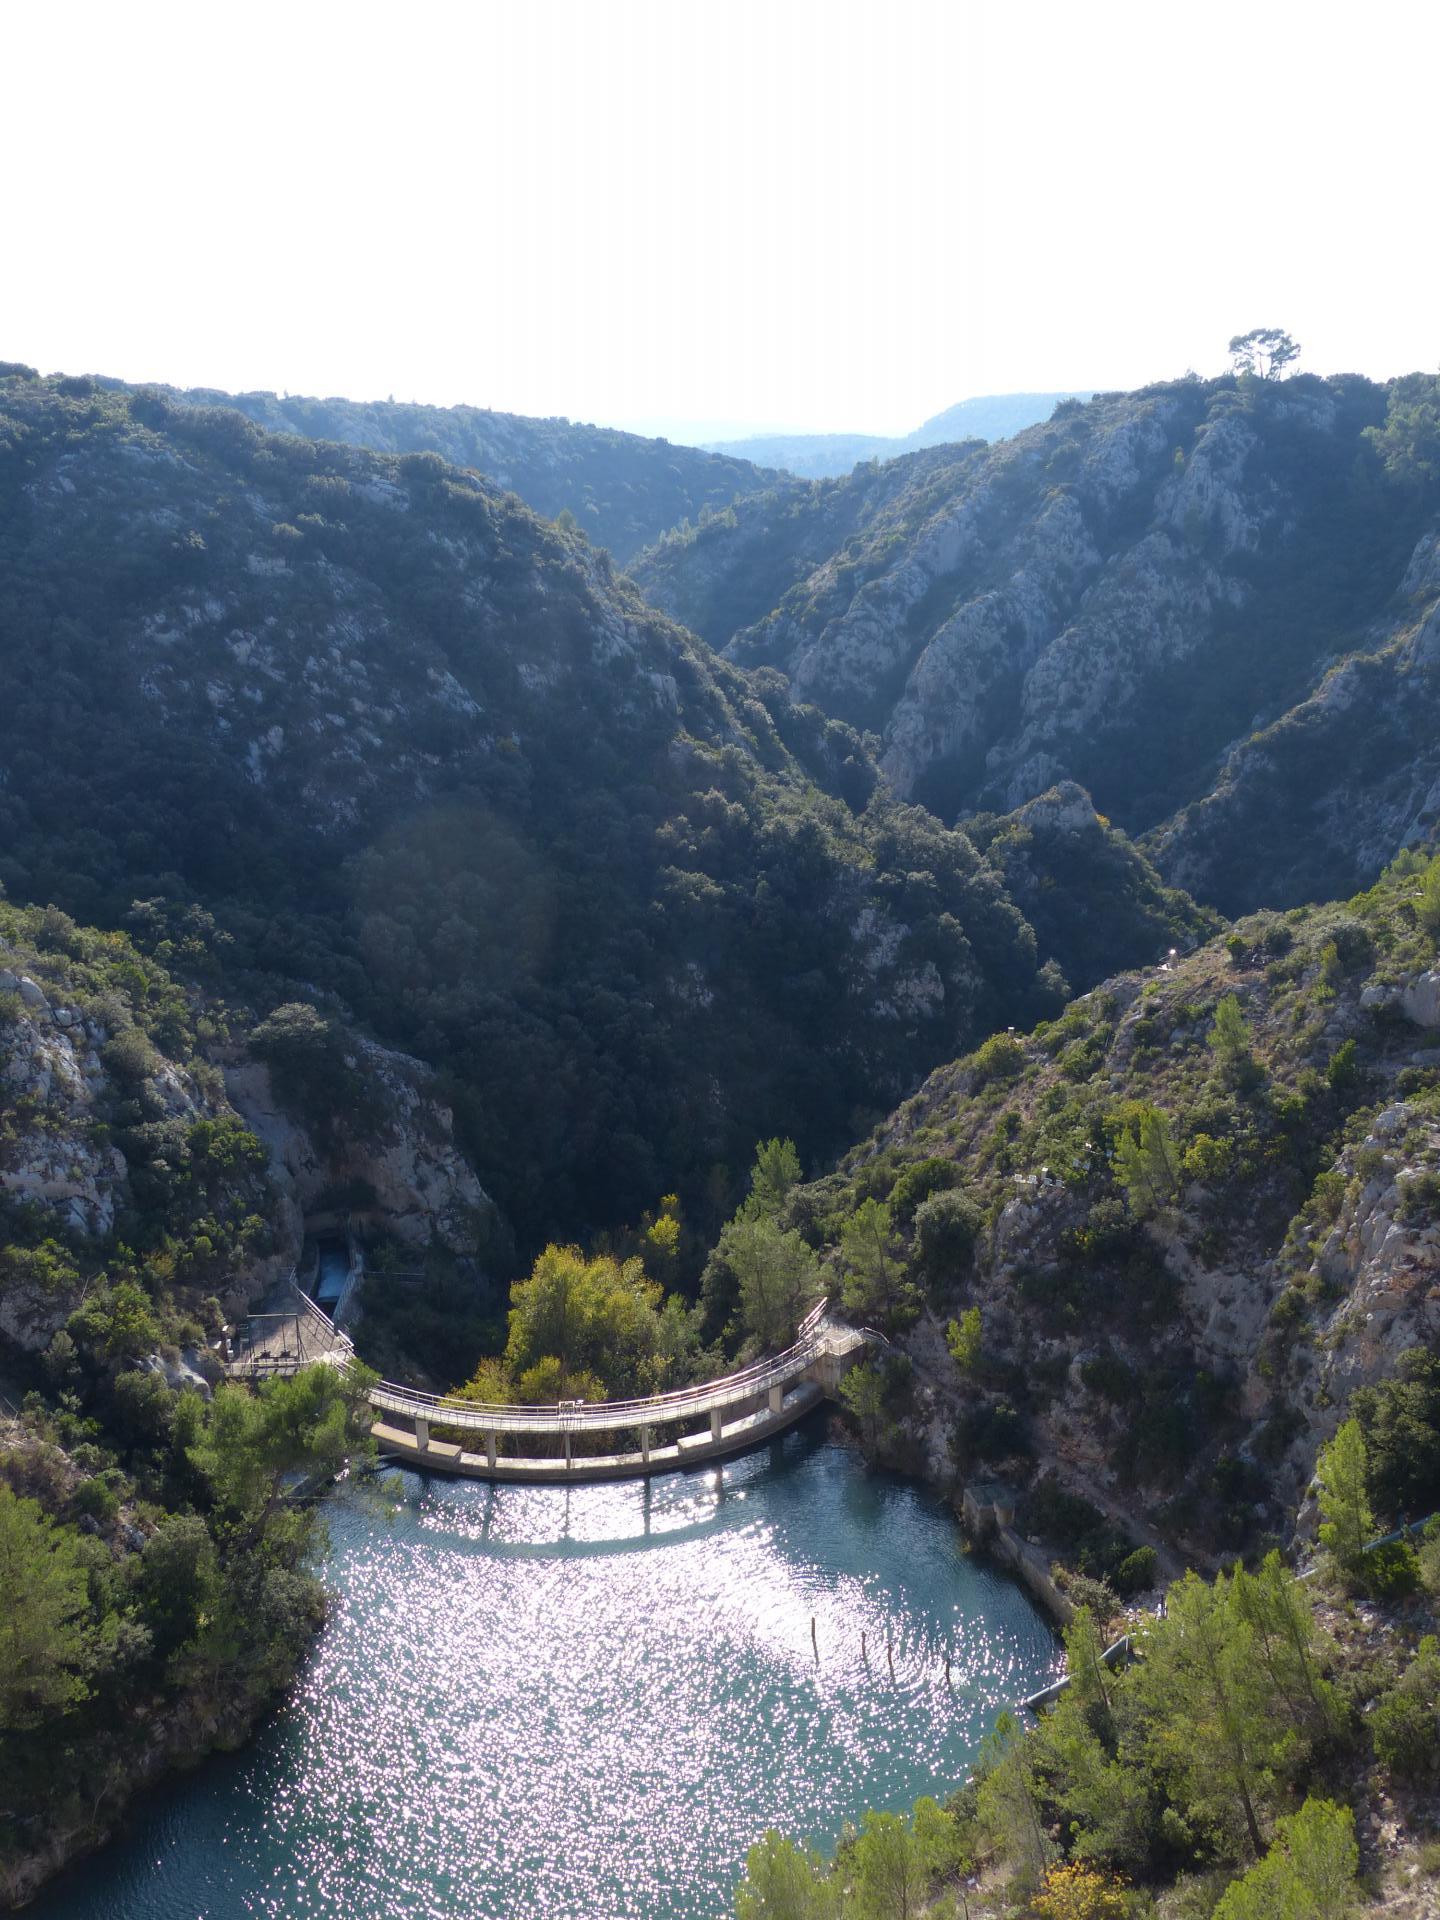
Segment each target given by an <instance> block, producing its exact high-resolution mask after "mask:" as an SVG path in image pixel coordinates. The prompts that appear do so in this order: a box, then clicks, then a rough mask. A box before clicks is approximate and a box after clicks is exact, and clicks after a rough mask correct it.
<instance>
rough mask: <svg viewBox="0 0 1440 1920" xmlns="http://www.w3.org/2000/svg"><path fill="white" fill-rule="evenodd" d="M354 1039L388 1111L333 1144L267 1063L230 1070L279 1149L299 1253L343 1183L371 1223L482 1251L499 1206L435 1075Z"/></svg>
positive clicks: (274, 1153)
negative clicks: (310, 1226) (467, 1152)
mask: <svg viewBox="0 0 1440 1920" xmlns="http://www.w3.org/2000/svg"><path fill="white" fill-rule="evenodd" d="M353 1046H354V1053H353V1055H352V1058H354V1060H355V1062H356V1065H357V1066H358V1068H359V1070H360V1071H361V1072H362V1073H363V1074H364V1076H365V1080H366V1082H367V1083H368V1085H369V1087H370V1088H371V1089H372V1090H373V1091H374V1092H375V1093H376V1094H378V1096H379V1098H378V1110H379V1114H380V1117H379V1119H378V1121H377V1123H376V1125H375V1127H374V1128H373V1130H372V1131H370V1132H369V1134H368V1137H364V1138H352V1137H351V1136H350V1135H349V1134H348V1133H342V1134H341V1135H340V1137H339V1144H336V1145H334V1146H332V1147H328V1148H327V1147H321V1146H319V1145H317V1144H316V1141H315V1139H314V1138H313V1136H312V1134H311V1133H310V1132H308V1131H307V1130H306V1129H305V1127H304V1126H303V1125H301V1124H300V1123H299V1122H298V1121H297V1120H296V1119H295V1118H294V1116H293V1115H291V1114H289V1113H287V1112H285V1110H284V1109H283V1107H282V1106H281V1104H280V1103H279V1102H278V1101H277V1099H276V1097H275V1092H274V1088H273V1086H272V1084H271V1078H270V1073H269V1071H268V1069H267V1068H266V1067H264V1066H263V1065H261V1064H259V1063H258V1062H245V1063H241V1064H236V1065H232V1066H230V1067H228V1068H227V1069H226V1071H225V1085H226V1090H227V1092H228V1093H229V1096H230V1099H231V1101H232V1102H233V1104H234V1106H235V1108H236V1111H237V1112H239V1113H240V1114H242V1115H243V1116H244V1118H245V1121H246V1123H247V1124H248V1125H249V1126H250V1127H252V1128H253V1129H254V1131H255V1132H256V1133H257V1134H258V1135H259V1137H260V1138H261V1139H262V1140H263V1141H264V1142H265V1144H266V1146H267V1147H268V1148H269V1149H270V1164H271V1169H272V1173H273V1176H274V1178H275V1180H276V1183H277V1185H278V1186H279V1188H280V1192H281V1195H282V1205H283V1207H284V1211H285V1221H286V1239H287V1242H288V1244H289V1246H290V1248H291V1250H292V1251H291V1258H292V1259H298V1258H299V1254H300V1247H301V1242H302V1240H303V1237H304V1221H305V1217H306V1215H307V1214H310V1213H312V1212H314V1211H315V1210H316V1209H317V1208H322V1209H330V1208H333V1207H334V1204H335V1200H334V1196H335V1195H336V1194H337V1193H348V1194H350V1195H352V1196H353V1195H363V1197H362V1198H358V1199H354V1200H353V1201H351V1202H347V1203H346V1206H345V1211H348V1212H353V1213H355V1214H356V1215H358V1217H359V1218H361V1219H362V1220H363V1221H364V1222H365V1224H366V1226H367V1228H368V1229H370V1230H373V1231H377V1232H379V1233H382V1234H385V1235H388V1236H390V1237H392V1238H393V1239H396V1240H399V1241H401V1242H402V1243H404V1244H405V1245H407V1246H412V1247H425V1246H428V1245H429V1244H430V1243H431V1241H432V1240H434V1241H439V1242H440V1244H441V1245H442V1246H445V1247H448V1248H449V1249H450V1250H451V1251H452V1252H455V1253H473V1252H474V1250H475V1247H476V1243H477V1241H478V1240H479V1239H481V1238H482V1236H483V1234H484V1233H485V1232H486V1230H487V1223H488V1222H489V1221H490V1220H491V1219H492V1218H493V1216H494V1213H495V1207H494V1203H493V1202H492V1201H491V1199H490V1197H489V1195H488V1194H487V1193H486V1192H485V1190H484V1188H483V1187H482V1186H481V1184H480V1181H479V1179H478V1177H477V1176H476V1173H475V1170H474V1168H473V1167H472V1166H471V1165H470V1164H469V1162H468V1161H467V1160H466V1159H465V1157H464V1155H463V1154H461V1153H460V1151H459V1150H458V1148H457V1147H456V1146H455V1143H454V1139H453V1120H452V1116H451V1113H450V1110H449V1108H448V1107H446V1106H444V1105H443V1104H442V1103H441V1102H440V1101H439V1100H437V1099H436V1097H435V1095H434V1092H433V1090H432V1084H431V1083H432V1078H433V1076H432V1075H431V1074H430V1072H429V1070H428V1068H426V1067H425V1065H424V1064H423V1062H421V1061H419V1060H414V1059H411V1058H410V1057H409V1056H408V1055H406V1054H400V1053H395V1052H392V1051H391V1050H390V1049H388V1048H385V1047H381V1046H377V1045H376V1044H375V1043H374V1042H373V1041H367V1040H361V1039H356V1040H354V1042H353Z"/></svg>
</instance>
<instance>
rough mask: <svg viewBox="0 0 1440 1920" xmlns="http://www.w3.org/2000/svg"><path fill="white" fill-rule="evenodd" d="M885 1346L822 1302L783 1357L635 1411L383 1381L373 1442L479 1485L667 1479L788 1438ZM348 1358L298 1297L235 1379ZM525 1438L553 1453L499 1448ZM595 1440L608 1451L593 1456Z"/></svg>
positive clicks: (347, 1348) (348, 1349) (256, 1336)
mask: <svg viewBox="0 0 1440 1920" xmlns="http://www.w3.org/2000/svg"><path fill="white" fill-rule="evenodd" d="M888 1344H889V1343H888V1342H887V1341H886V1340H885V1338H884V1336H883V1335H882V1334H878V1333H875V1332H873V1331H872V1330H871V1329H869V1328H857V1327H848V1326H844V1325H842V1324H841V1323H840V1322H839V1321H838V1320H836V1319H834V1318H833V1317H832V1316H831V1314H830V1312H829V1303H828V1301H824V1300H822V1301H821V1302H820V1304H819V1306H817V1307H816V1308H815V1309H814V1311H813V1312H812V1313H810V1314H809V1315H808V1316H807V1317H806V1319H805V1320H804V1321H803V1322H802V1323H801V1326H800V1328H799V1332H798V1336H797V1338H796V1341H795V1344H794V1345H793V1346H791V1347H788V1348H787V1349H786V1350H785V1352H784V1353H780V1354H776V1355H774V1356H773V1357H771V1358H769V1359H765V1360H757V1361H756V1362H755V1363H754V1364H753V1365H752V1366H748V1367H741V1368H740V1369H739V1370H738V1371H736V1372H735V1373H729V1374H726V1375H725V1376H724V1377H723V1378H721V1379H719V1380H707V1381H705V1382H703V1383H702V1384H701V1385H698V1386H694V1387H681V1388H679V1389H677V1390H676V1391H674V1392H672V1393H657V1394H651V1395H650V1396H649V1397H648V1398H645V1399H641V1400H598V1401H583V1400H570V1401H564V1400H562V1401H560V1402H558V1403H557V1404H555V1405H552V1406H501V1405H485V1404H482V1403H480V1402H478V1401H473V1400H457V1399H455V1398H453V1397H445V1396H442V1395H437V1394H431V1393H418V1392H416V1391H415V1390H414V1389H412V1388H410V1387H403V1386H397V1385H395V1384H394V1383H393V1382H391V1381H388V1380H384V1381H381V1382H380V1383H379V1384H378V1385H377V1386H376V1387H374V1388H373V1389H372V1391H371V1394H370V1404H371V1406H372V1408H373V1409H374V1412H375V1423H374V1427H373V1429H372V1431H373V1433H374V1436H375V1440H376V1443H377V1445H378V1446H379V1449H380V1452H381V1454H382V1456H386V1457H388V1458H391V1459H395V1460H400V1461H402V1462H404V1463H406V1464H407V1465H410V1466H417V1467H424V1468H426V1469H428V1470H430V1471H432V1472H441V1473H458V1474H469V1475H474V1476H475V1477H476V1478H478V1479H482V1480H524V1481H534V1482H538V1483H546V1482H554V1481H563V1482H575V1481H585V1480H624V1479H632V1478H640V1477H642V1476H644V1475H646V1474H652V1473H670V1472H674V1471H675V1470H676V1469H677V1468H688V1467H696V1466H701V1465H703V1464H704V1463H705V1462H707V1461H711V1460H723V1459H725V1458H726V1457H728V1456H729V1455H731V1454H736V1453H743V1452H745V1451H746V1450H747V1449H748V1448H750V1447H755V1446H759V1445H761V1444H762V1443H763V1442H764V1441H766V1440H769V1439H771V1438H772V1437H773V1436H774V1435H775V1434H777V1433H781V1432H783V1431H784V1430H785V1428H787V1427H791V1426H793V1425H794V1424H795V1422H796V1421H797V1420H801V1419H803V1418H804V1416H805V1415H806V1414H807V1413H809V1412H810V1411H811V1410H812V1409H813V1408H815V1407H816V1406H818V1405H819V1404H820V1402H821V1401H822V1400H824V1399H826V1398H827V1397H828V1398H833V1397H834V1396H835V1394H836V1392H837V1390H838V1388H839V1385H840V1382H841V1380H842V1379H843V1378H844V1376H845V1374H846V1373H847V1372H848V1371H849V1369H850V1368H851V1367H852V1366H853V1365H854V1364H855V1362H856V1361H857V1360H858V1359H859V1358H860V1356H861V1354H862V1353H863V1352H864V1350H865V1348H866V1347H868V1346H877V1347H884V1346H887V1345H888ZM353 1353H354V1349H353V1347H352V1346H351V1344H350V1341H349V1339H348V1338H347V1336H346V1335H345V1334H344V1333H342V1332H340V1330H339V1329H338V1328H336V1327H335V1326H334V1325H333V1324H332V1322H331V1321H330V1320H329V1319H328V1318H327V1317H326V1315H325V1314H323V1313H322V1312H321V1311H320V1309H319V1308H318V1307H317V1306H316V1305H315V1303H314V1302H313V1301H312V1300H310V1299H308V1298H307V1297H306V1296H305V1295H304V1294H303V1293H300V1292H299V1290H298V1289H296V1290H295V1291H294V1296H293V1302H292V1304H290V1305H289V1307H288V1308H287V1310H286V1311H285V1312H282V1313H276V1314H266V1315H256V1316H254V1317H253V1318H252V1319H251V1321H250V1323H249V1327H248V1328H247V1334H246V1337H245V1339H244V1341H243V1342H242V1343H241V1345H240V1347H239V1348H238V1350H237V1352H236V1355H235V1358H234V1359H233V1360H232V1362H231V1367H230V1371H231V1372H232V1373H233V1374H235V1375H237V1376H239V1377H242V1378H249V1379H255V1378H264V1377H265V1376H266V1375H268V1374H273V1373H293V1372H295V1371H297V1370H298V1368H300V1367H301V1366H304V1365H306V1364H308V1363H309V1362H310V1361H312V1360H328V1361H329V1362H331V1364H341V1365H343V1364H345V1363H346V1362H347V1361H348V1359H349V1358H351V1357H352V1356H353ZM686 1428H689V1429H691V1431H688V1432H686V1431H683V1429H686ZM520 1436H523V1437H524V1439H525V1440H526V1441H527V1442H528V1443H532V1444H533V1443H534V1442H536V1441H541V1442H544V1441H549V1442H550V1443H551V1444H550V1445H549V1446H546V1447H544V1448H543V1450H542V1451H540V1452H537V1453H533V1454H532V1453H523V1454H521V1453H506V1452H505V1451H504V1446H505V1442H506V1440H507V1439H511V1438H514V1437H520ZM577 1439H578V1441H579V1445H578V1446H577ZM597 1439H598V1440H601V1441H609V1442H612V1443H613V1444H612V1445H610V1446H603V1445H602V1446H601V1447H599V1448H595V1447H594V1446H593V1442H594V1441H596V1440H597Z"/></svg>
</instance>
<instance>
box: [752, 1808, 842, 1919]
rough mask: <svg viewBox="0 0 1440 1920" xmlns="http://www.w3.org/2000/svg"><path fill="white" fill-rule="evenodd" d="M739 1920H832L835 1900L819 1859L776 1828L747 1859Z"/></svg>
mask: <svg viewBox="0 0 1440 1920" xmlns="http://www.w3.org/2000/svg"><path fill="white" fill-rule="evenodd" d="M735 1913H736V1920H831V1917H832V1916H833V1915H834V1913H835V1900H834V1896H833V1889H832V1886H831V1883H830V1878H829V1875H828V1874H827V1872H826V1870H825V1864H824V1862H823V1861H822V1860H821V1859H820V1857H819V1855H818V1854H816V1853H813V1852H811V1850H810V1849H809V1848H808V1847H799V1846H796V1844H795V1842H794V1841H793V1840H787V1839H786V1838H785V1836H784V1835H783V1834H781V1833H777V1832H775V1830H774V1829H773V1828H772V1829H771V1830H770V1832H768V1833H767V1834H766V1835H765V1837H764V1839H763V1840H757V1841H756V1843H755V1845H754V1846H753V1847H751V1849H750V1851H749V1852H748V1853H747V1854H746V1856H745V1878H744V1879H743V1880H742V1881H741V1882H740V1884H739V1886H738V1887H737V1888H736V1889H735Z"/></svg>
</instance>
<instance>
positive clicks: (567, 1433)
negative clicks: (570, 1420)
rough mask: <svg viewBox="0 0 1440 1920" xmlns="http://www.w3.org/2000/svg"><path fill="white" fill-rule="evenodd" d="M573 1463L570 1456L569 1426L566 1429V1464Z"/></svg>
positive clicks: (570, 1464)
mask: <svg viewBox="0 0 1440 1920" xmlns="http://www.w3.org/2000/svg"><path fill="white" fill-rule="evenodd" d="M573 1464H574V1463H573V1462H572V1460H571V1458H570V1429H569V1428H568V1427H567V1428H566V1429H565V1465H566V1466H567V1467H569V1466H572V1465H573Z"/></svg>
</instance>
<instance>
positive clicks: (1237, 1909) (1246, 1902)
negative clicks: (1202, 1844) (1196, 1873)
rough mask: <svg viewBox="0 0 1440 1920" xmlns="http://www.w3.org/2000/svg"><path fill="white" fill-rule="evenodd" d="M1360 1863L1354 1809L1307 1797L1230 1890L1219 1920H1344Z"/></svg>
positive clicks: (1352, 1904) (1219, 1910)
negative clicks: (1255, 1862) (1263, 1855)
mask: <svg viewBox="0 0 1440 1920" xmlns="http://www.w3.org/2000/svg"><path fill="white" fill-rule="evenodd" d="M1359 1864H1360V1850H1359V1848H1358V1847H1357V1846H1356V1844H1355V1816H1354V1814H1353V1813H1351V1811H1350V1809H1349V1808H1348V1807H1337V1806H1336V1805H1335V1803H1334V1802H1333V1801H1331V1800H1313V1799H1311V1800H1307V1801H1306V1802H1305V1804H1304V1806H1303V1807H1301V1809H1300V1811H1299V1812H1298V1813H1293V1814H1291V1815H1290V1816H1289V1817H1288V1818H1287V1819H1283V1820H1281V1821H1279V1822H1278V1823H1277V1826H1276V1832H1275V1844H1274V1846H1273V1847H1271V1849H1270V1851H1269V1853H1267V1854H1266V1856H1265V1858H1264V1859H1263V1860H1262V1861H1260V1863H1259V1864H1258V1865H1257V1866H1253V1867H1252V1868H1251V1869H1250V1871H1249V1872H1248V1873H1247V1874H1246V1875H1245V1876H1244V1878H1243V1879H1240V1880H1237V1881H1236V1882H1235V1884H1234V1885H1233V1886H1231V1887H1227V1888H1226V1890H1225V1892H1224V1893H1223V1894H1222V1895H1221V1896H1220V1904H1219V1906H1218V1907H1216V1909H1215V1920H1346V1916H1347V1915H1349V1914H1350V1913H1353V1911H1354V1909H1355V1897H1356V1886H1355V1874H1356V1870H1357V1869H1358V1867H1359Z"/></svg>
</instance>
